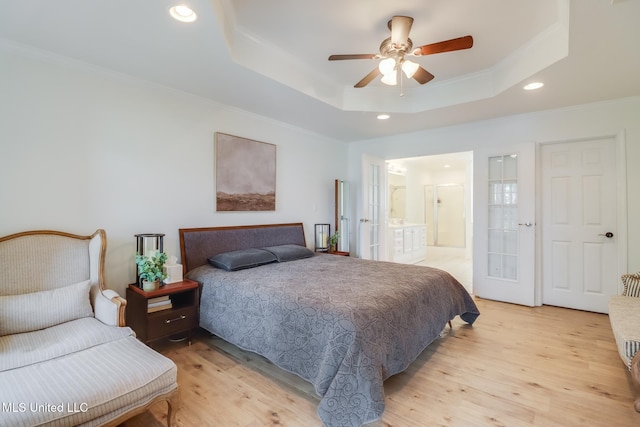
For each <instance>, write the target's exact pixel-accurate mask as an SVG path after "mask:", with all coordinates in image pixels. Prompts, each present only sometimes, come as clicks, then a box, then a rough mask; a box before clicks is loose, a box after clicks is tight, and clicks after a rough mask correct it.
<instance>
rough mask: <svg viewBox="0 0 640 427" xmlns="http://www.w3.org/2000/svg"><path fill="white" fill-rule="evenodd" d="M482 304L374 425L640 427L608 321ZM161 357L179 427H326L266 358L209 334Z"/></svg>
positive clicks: (457, 323) (157, 417) (160, 412)
mask: <svg viewBox="0 0 640 427" xmlns="http://www.w3.org/2000/svg"><path fill="white" fill-rule="evenodd" d="M477 303H478V306H479V308H480V311H481V315H480V317H479V318H478V320H477V321H476V323H475V324H474V325H473V327H469V326H468V325H466V324H465V323H464V322H463V321H461V320H460V319H459V318H456V320H454V322H453V329H452V330H451V331H449V333H448V334H446V335H445V336H444V338H442V339H439V340H437V341H436V342H434V343H433V344H432V345H431V346H429V347H428V348H427V349H426V350H425V351H424V352H423V353H422V354H421V355H420V357H419V358H418V359H417V360H416V361H415V362H413V364H411V366H410V367H409V369H408V370H407V371H406V372H404V373H401V374H398V375H396V376H394V377H391V378H390V379H388V380H387V381H386V382H385V395H386V410H385V413H384V415H383V417H382V420H379V421H377V422H374V423H372V424H370V425H369V426H370V427H382V426H394V427H405V426H406V427H410V426H465V427H468V426H509V427H512V426H545V427H549V426H562V427H567V426H580V427H583V426H603V427H605V426H606V427H610V426H618V427H621V426H640V414H638V413H636V412H635V411H634V410H633V397H632V396H633V394H632V391H631V387H630V384H629V380H628V376H627V374H626V372H625V371H626V369H625V367H624V366H623V364H622V362H621V360H620V358H619V356H618V354H617V350H616V347H615V343H614V340H613V336H612V333H611V328H610V326H609V319H608V317H607V316H606V315H603V314H596V313H588V312H582V311H575V310H569V309H563V308H557V307H550V306H543V307H536V308H529V307H521V306H517V305H511V304H505V303H498V302H493V301H487V300H477ZM156 349H157V350H159V351H161V352H162V353H163V354H165V355H166V356H168V357H170V358H171V359H173V360H174V361H175V362H176V364H177V365H178V383H179V386H180V389H181V408H180V410H179V411H178V414H177V423H178V425H179V426H224V427H227V426H252V427H253V426H275V425H278V426H305V427H306V426H309V427H312V426H320V425H321V424H320V422H319V419H318V417H317V415H316V406H317V404H318V399H317V397H315V395H314V393H313V389H312V387H311V386H310V385H308V384H307V383H306V382H304V381H302V380H300V379H299V378H298V377H296V376H295V375H292V374H289V373H287V372H284V371H282V370H281V369H278V368H276V367H275V366H273V365H271V364H270V363H269V362H267V361H265V360H264V359H262V358H261V357H259V356H256V355H254V354H252V353H246V352H242V351H240V350H238V349H236V348H235V347H233V346H230V345H228V344H226V343H224V342H223V341H221V340H219V339H217V338H213V337H209V336H208V335H206V334H204V333H203V332H200V333H199V334H196V338H195V339H194V342H193V344H192V345H191V346H187V344H186V343H170V344H169V343H168V344H162V345H158V346H156ZM165 413H166V407H165V405H164V404H158V405H156V406H154V407H152V408H151V410H150V411H148V412H147V413H144V414H142V415H139V416H138V417H136V418H134V419H132V420H129V421H128V422H126V423H125V424H124V426H126V427H138V426H145V427H146V426H152V427H156V426H162V425H164V424H163V421H164V415H165ZM369 426H368V427H369Z"/></svg>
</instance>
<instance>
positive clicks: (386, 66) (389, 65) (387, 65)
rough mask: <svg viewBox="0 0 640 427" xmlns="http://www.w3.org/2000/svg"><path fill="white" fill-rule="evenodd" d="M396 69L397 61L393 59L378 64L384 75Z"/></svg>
mask: <svg viewBox="0 0 640 427" xmlns="http://www.w3.org/2000/svg"><path fill="white" fill-rule="evenodd" d="M395 68H396V60H395V59H393V58H387V59H383V60H382V61H380V64H378V69H379V70H380V72H381V73H382V74H384V75H387V74H390V73H392V72H393V71H394V69H395Z"/></svg>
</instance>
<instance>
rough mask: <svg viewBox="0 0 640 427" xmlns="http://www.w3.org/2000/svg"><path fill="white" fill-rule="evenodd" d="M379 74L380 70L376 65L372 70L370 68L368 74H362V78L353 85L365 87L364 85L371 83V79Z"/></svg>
mask: <svg viewBox="0 0 640 427" xmlns="http://www.w3.org/2000/svg"><path fill="white" fill-rule="evenodd" d="M379 75H380V70H379V69H378V67H376V68H374V69H373V70H371V72H370V73H369V74H367V75H366V76H364V78H363V79H362V80H360V81H359V82H358V83H356V84H355V85H354V86H353V87H365V86H366V85H368V84H369V83H371V81H372V80H373V79H375V78H376V77H378V76H379Z"/></svg>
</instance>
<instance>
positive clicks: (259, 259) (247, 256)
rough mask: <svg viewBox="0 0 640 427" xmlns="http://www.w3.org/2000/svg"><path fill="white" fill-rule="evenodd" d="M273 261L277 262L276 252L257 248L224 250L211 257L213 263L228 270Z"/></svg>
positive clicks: (210, 260) (256, 265)
mask: <svg viewBox="0 0 640 427" xmlns="http://www.w3.org/2000/svg"><path fill="white" fill-rule="evenodd" d="M272 262H276V257H275V255H274V254H272V253H271V252H268V251H263V250H262V249H255V248H251V249H241V250H238V251H231V252H224V253H221V254H218V255H214V256H212V257H211V258H209V263H210V264H211V265H213V266H214V267H218V268H221V269H223V270H227V271H235V270H242V269H245V268H253V267H258V266H259V265H264V264H269V263H272Z"/></svg>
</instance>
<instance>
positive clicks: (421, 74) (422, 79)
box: [413, 67, 435, 85]
mask: <svg viewBox="0 0 640 427" xmlns="http://www.w3.org/2000/svg"><path fill="white" fill-rule="evenodd" d="M434 77H435V76H434V75H433V74H431V73H430V72H428V71H427V70H425V69H424V68H422V67H420V68H418V70H417V71H416V72H415V73H414V74H413V78H414V79H415V80H416V81H417V82H418V83H420V84H421V85H423V84H425V83H427V82H430V81H431V80H433V78H434Z"/></svg>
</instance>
